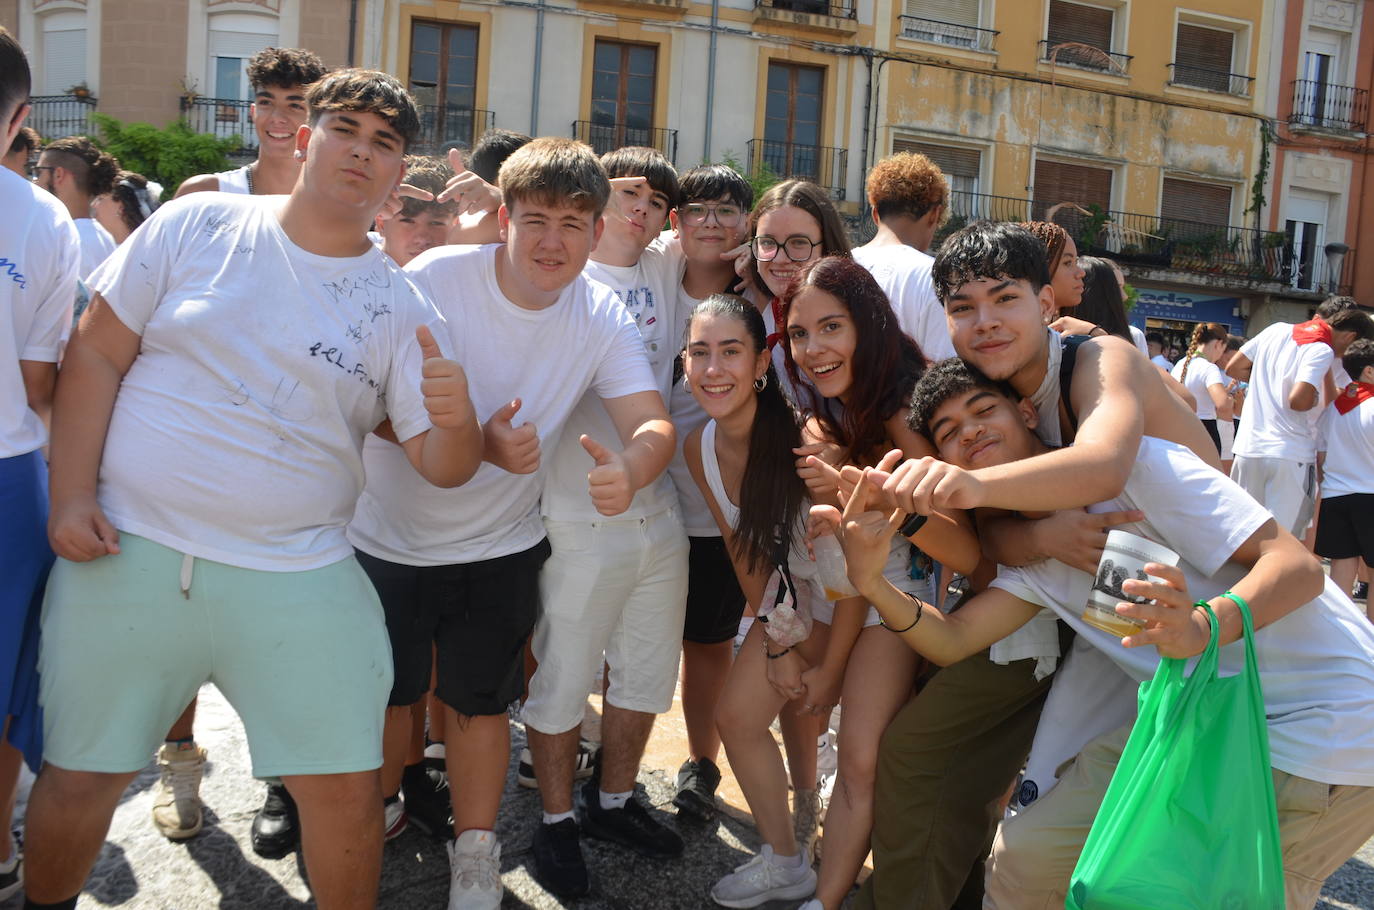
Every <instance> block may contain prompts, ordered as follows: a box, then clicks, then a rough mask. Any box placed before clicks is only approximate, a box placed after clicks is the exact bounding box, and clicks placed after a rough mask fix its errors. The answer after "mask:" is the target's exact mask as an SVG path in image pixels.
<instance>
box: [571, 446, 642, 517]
mask: <svg viewBox="0 0 1374 910" xmlns="http://www.w3.org/2000/svg"><path fill="white" fill-rule="evenodd" d="M579 441H580V442H581V443H582V448H584V449H586V450H587V454H588V455H590V456H592V458H594V459H596V467H594V468H592V469H591V471H589V472H588V473H587V490H588V492H589V493H590V494H591V497H592V505H594V506H596V510H597V511H598V512H600V513H601V514H602V515H619V514H620V513H621V512H624V511H625V510H626V509H628V508H629V507H630V500H631V499H633V498H634V495H635V488H634V484H633V483H632V481H631V479H630V470H629V467H628V466H626V464H625V457H624V456H623V455H621V454H620V453H619V452H616V451H613V450H611V449H608V448H606V447H605V446H603V445H602V444H601V443H599V442H597V441H596V440H595V439H593V438H591V437H590V436H588V435H586V434H585V433H584V434H583V435H582V437H581V439H580V440H579Z"/></svg>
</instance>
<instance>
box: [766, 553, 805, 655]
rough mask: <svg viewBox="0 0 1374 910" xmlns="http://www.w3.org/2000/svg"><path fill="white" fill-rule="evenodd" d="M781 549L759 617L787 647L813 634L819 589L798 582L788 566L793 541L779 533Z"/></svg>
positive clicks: (767, 628)
mask: <svg viewBox="0 0 1374 910" xmlns="http://www.w3.org/2000/svg"><path fill="white" fill-rule="evenodd" d="M779 537H780V539H779V542H778V547H777V552H776V553H775V554H774V560H773V561H774V569H773V574H772V575H771V576H769V578H768V584H767V585H766V586H764V589H763V603H762V605H761V606H760V608H759V615H758V619H759V621H760V622H762V623H763V624H764V626H763V631H764V634H766V635H767V636H768V637H769V638H771V639H773V641H774V642H775V643H776V644H778V645H780V646H781V647H784V648H790V647H792V646H793V645H797V644H801V643H802V642H804V641H806V639H807V636H809V635H810V634H811V598H812V597H813V596H815V591H814V589H813V587H812V586H811V584H810V583H809V582H808V581H806V580H805V579H803V580H802V583H801V585H798V584H797V583H796V582H795V581H794V580H793V578H792V571H791V570H790V569H789V568H788V566H787V554H788V551H789V550H790V541H789V540H788V538H787V536H786V535H785V534H783V533H782V532H779Z"/></svg>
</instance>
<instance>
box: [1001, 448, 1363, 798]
mask: <svg viewBox="0 0 1374 910" xmlns="http://www.w3.org/2000/svg"><path fill="white" fill-rule="evenodd" d="M1120 509H1139V510H1141V511H1143V512H1144V513H1145V516H1146V518H1145V521H1143V522H1138V523H1134V524H1130V525H1124V526H1122V530H1126V531H1129V532H1130V533H1132V534H1137V535H1139V536H1141V537H1145V538H1148V539H1150V540H1153V541H1155V542H1156V543H1160V544H1163V545H1164V546H1166V547H1168V548H1169V549H1171V550H1173V551H1174V552H1176V553H1178V554H1180V557H1181V559H1180V562H1179V568H1181V569H1182V570H1183V574H1184V577H1185V578H1186V579H1187V583H1188V592H1189V596H1190V597H1193V598H1196V599H1204V600H1205V599H1210V598H1213V597H1216V596H1217V595H1219V594H1221V593H1222V592H1223V591H1226V590H1229V589H1230V588H1231V586H1232V585H1233V584H1235V582H1236V581H1237V580H1239V579H1240V578H1241V577H1242V576H1243V575H1245V574H1246V572H1247V571H1248V570H1247V569H1246V568H1245V567H1244V566H1242V565H1240V564H1238V563H1235V562H1231V561H1230V560H1231V555H1232V554H1233V553H1234V552H1235V551H1236V549H1237V548H1238V547H1239V546H1240V545H1241V544H1242V543H1244V542H1245V540H1246V539H1247V538H1249V537H1250V535H1251V534H1253V533H1254V532H1255V531H1256V530H1257V529H1258V528H1259V527H1260V526H1261V525H1263V524H1264V523H1265V522H1266V521H1271V520H1272V516H1271V515H1270V514H1269V512H1268V511H1267V510H1266V509H1265V508H1264V507H1263V506H1261V505H1260V504H1259V503H1257V502H1256V501H1255V500H1254V499H1253V498H1252V497H1251V496H1250V495H1249V494H1248V493H1246V492H1245V491H1244V490H1242V489H1241V488H1240V487H1239V486H1237V485H1236V484H1235V482H1233V481H1232V480H1231V479H1230V478H1228V477H1227V476H1226V475H1224V474H1222V473H1220V472H1219V471H1216V470H1214V469H1213V468H1211V467H1209V466H1208V465H1207V464H1206V463H1205V462H1203V461H1202V460H1201V459H1200V458H1198V457H1197V456H1196V455H1194V454H1193V453H1192V452H1191V451H1190V450H1188V449H1187V448H1186V447H1184V446H1180V445H1177V444H1175V443H1172V442H1167V441H1165V440H1162V439H1157V438H1154V437H1150V436H1146V437H1144V438H1143V439H1142V440H1141V444H1140V450H1139V452H1138V453H1137V456H1136V459H1135V463H1134V464H1133V466H1132V468H1131V473H1130V476H1129V477H1128V479H1127V481H1126V487H1125V490H1124V491H1123V492H1122V494H1121V495H1120V496H1118V497H1117V498H1116V499H1114V500H1111V501H1109V502H1104V503H1099V504H1097V505H1095V506H1092V507H1090V509H1089V511H1091V512H1110V511H1116V510H1120ZM1092 584H1093V576H1092V575H1090V574H1089V573H1087V572H1084V571H1082V570H1080V569H1075V568H1072V567H1070V566H1067V565H1065V564H1064V563H1061V562H1059V561H1057V560H1052V559H1051V560H1043V561H1041V562H1038V563H1035V564H1033V565H1030V566H1022V567H1018V568H1010V567H1006V566H999V567H998V573H997V578H996V579H995V580H994V581H993V582H992V586H993V587H995V588H1001V589H1002V590H1004V591H1007V592H1009V593H1011V594H1012V595H1014V596H1016V597H1018V598H1020V599H1021V600H1024V601H1027V602H1028V603H1033V604H1039V605H1041V606H1043V607H1049V608H1051V609H1053V610H1054V611H1055V612H1056V613H1058V614H1059V618H1060V619H1062V620H1063V621H1065V622H1067V623H1068V624H1069V625H1071V626H1073V628H1074V630H1075V631H1076V632H1077V633H1078V636H1079V639H1080V640H1086V641H1087V643H1089V644H1091V645H1093V646H1094V647H1096V648H1097V649H1098V650H1100V651H1102V652H1103V653H1105V654H1106V655H1107V656H1108V657H1110V658H1111V659H1112V660H1113V661H1114V662H1115V663H1116V664H1117V665H1118V666H1120V667H1121V668H1122V669H1123V670H1124V671H1125V672H1126V673H1127V674H1128V675H1130V676H1131V677H1133V678H1134V679H1136V680H1138V681H1141V680H1145V679H1149V678H1151V677H1152V676H1153V675H1154V673H1155V670H1156V668H1157V667H1158V664H1159V655H1158V652H1157V651H1156V650H1155V649H1154V648H1150V647H1143V648H1124V647H1122V646H1121V641H1120V639H1118V638H1117V637H1115V636H1113V635H1110V634H1108V633H1106V632H1103V631H1102V630H1100V629H1098V628H1096V627H1094V626H1091V625H1088V624H1087V623H1086V622H1084V621H1083V619H1082V614H1083V606H1084V604H1086V603H1087V600H1088V592H1089V590H1090V589H1091V587H1092ZM1255 652H1256V658H1257V660H1258V662H1259V669H1260V679H1261V682H1262V684H1263V688H1264V703H1265V713H1266V714H1267V715H1268V718H1269V745H1270V751H1271V754H1272V760H1273V765H1274V767H1275V768H1278V769H1279V770H1281V771H1286V772H1288V773H1289V774H1294V775H1297V776H1299V777H1306V778H1308V779H1309V780H1315V781H1321V782H1322V783H1328V784H1349V785H1354V786H1361V787H1368V786H1374V626H1371V625H1370V623H1369V621H1368V619H1366V618H1365V616H1364V613H1363V612H1362V611H1361V610H1360V609H1359V608H1357V607H1356V606H1355V605H1354V603H1353V602H1352V601H1351V600H1350V598H1348V597H1346V596H1345V595H1344V594H1343V593H1342V592H1341V591H1340V590H1339V588H1337V586H1336V585H1334V584H1332V583H1331V581H1330V580H1329V579H1328V580H1327V582H1326V588H1325V590H1324V591H1323V593H1322V594H1321V595H1320V596H1319V597H1318V598H1317V599H1315V600H1313V601H1310V602H1309V603H1307V604H1304V605H1303V606H1300V607H1298V608H1297V609H1296V610H1294V611H1293V612H1291V613H1289V614H1288V615H1287V616H1284V617H1283V618H1282V619H1279V620H1278V621H1276V622H1273V623H1271V624H1269V625H1268V626H1266V627H1264V628H1263V629H1260V630H1259V631H1258V632H1257V633H1256V634H1255ZM1244 661H1245V644H1244V642H1241V641H1237V642H1232V643H1231V644H1229V645H1227V646H1225V647H1224V648H1222V649H1221V662H1220V673H1221V674H1222V675H1223V676H1226V675H1233V674H1235V673H1236V672H1238V671H1239V670H1240V669H1241V667H1242V666H1243V665H1244ZM1083 697H1084V700H1085V702H1094V700H1095V699H1096V694H1095V693H1092V692H1084V693H1083ZM1128 720H1129V719H1128ZM1065 757H1067V756H1065Z"/></svg>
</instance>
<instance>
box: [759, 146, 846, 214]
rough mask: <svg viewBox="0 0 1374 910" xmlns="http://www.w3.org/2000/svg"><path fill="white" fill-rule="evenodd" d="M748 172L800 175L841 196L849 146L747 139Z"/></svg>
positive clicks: (838, 196) (831, 195)
mask: <svg viewBox="0 0 1374 910" xmlns="http://www.w3.org/2000/svg"><path fill="white" fill-rule="evenodd" d="M748 149H749V173H750V174H764V173H767V174H772V175H773V176H775V177H781V178H784V179H788V178H794V177H796V178H801V179H803V180H810V181H811V182H812V183H816V184H819V185H820V186H822V187H824V188H825V190H826V191H827V192H829V193H830V197H831V198H832V199H839V200H843V199H844V193H845V186H844V184H845V177H846V175H847V173H848V168H849V150H848V149H839V148H829V147H827V146H824V145H802V144H800V143H796V142H780V141H777V140H773V139H750V140H749V142H748Z"/></svg>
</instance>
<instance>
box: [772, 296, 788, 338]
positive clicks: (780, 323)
mask: <svg viewBox="0 0 1374 910" xmlns="http://www.w3.org/2000/svg"><path fill="white" fill-rule="evenodd" d="M768 305H769V306H770V307H772V308H773V331H772V332H769V333H768V350H770V351H771V350H773V348H774V347H775V346H776V345H777V343H778V342H779V341H782V336H783V334H784V331H783V330H784V329H785V328H786V320H785V319H784V318H783V315H782V301H781V300H779V299H778V298H776V297H774V298H773V299H772V301H770V302H769V304H768Z"/></svg>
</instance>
